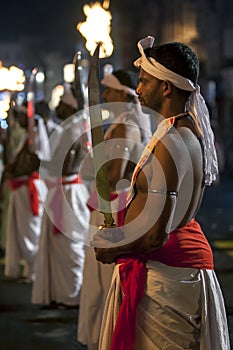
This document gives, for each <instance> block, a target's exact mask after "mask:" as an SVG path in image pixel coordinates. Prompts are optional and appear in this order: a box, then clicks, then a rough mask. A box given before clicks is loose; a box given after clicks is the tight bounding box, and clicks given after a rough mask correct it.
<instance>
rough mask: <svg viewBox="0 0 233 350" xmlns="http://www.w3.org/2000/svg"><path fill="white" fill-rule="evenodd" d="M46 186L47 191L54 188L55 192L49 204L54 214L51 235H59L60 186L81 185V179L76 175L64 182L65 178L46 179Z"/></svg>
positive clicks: (60, 225)
mask: <svg viewBox="0 0 233 350" xmlns="http://www.w3.org/2000/svg"><path fill="white" fill-rule="evenodd" d="M45 182H46V185H47V187H48V189H51V188H54V187H56V191H55V193H54V195H53V198H52V200H51V202H50V208H51V209H52V211H53V214H54V221H55V222H54V227H53V233H54V234H55V235H56V234H59V233H60V232H61V231H62V205H61V199H62V195H63V193H62V185H73V184H77V183H82V179H81V176H80V175H77V176H76V177H75V178H73V179H71V180H66V179H65V178H63V177H62V178H58V179H56V181H50V180H48V179H46V181H45Z"/></svg>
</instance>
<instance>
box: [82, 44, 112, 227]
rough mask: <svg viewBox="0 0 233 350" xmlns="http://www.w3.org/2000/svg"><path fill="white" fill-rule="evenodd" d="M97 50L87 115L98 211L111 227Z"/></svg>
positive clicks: (96, 51) (92, 63)
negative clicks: (88, 117)
mask: <svg viewBox="0 0 233 350" xmlns="http://www.w3.org/2000/svg"><path fill="white" fill-rule="evenodd" d="M99 50H100V44H98V45H97V47H96V49H95V52H94V54H93V56H92V57H91V59H90V68H89V74H88V98H89V107H90V109H89V113H90V123H91V138H92V149H93V162H94V169H95V176H96V190H97V194H98V204H99V210H100V212H101V213H103V215H104V225H105V226H112V225H113V223H114V219H113V216H112V209H111V202H110V188H109V181H108V175H107V168H106V161H107V159H106V156H105V143H104V129H103V124H102V114H101V107H100V90H99Z"/></svg>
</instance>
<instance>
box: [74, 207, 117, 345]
mask: <svg viewBox="0 0 233 350" xmlns="http://www.w3.org/2000/svg"><path fill="white" fill-rule="evenodd" d="M114 202H115V204H116V203H117V201H114ZM113 216H114V219H115V222H117V218H116V215H113ZM103 220H104V218H103V214H101V213H99V212H98V211H96V210H94V211H93V212H92V213H91V217H90V227H89V234H88V241H87V243H89V241H90V240H91V239H92V237H93V235H94V234H95V233H96V232H97V227H98V226H99V225H102V224H103ZM114 266H115V264H102V263H101V262H99V261H97V260H96V257H95V252H94V250H93V248H91V247H90V246H89V245H87V246H86V249H85V263H84V271H83V285H82V289H81V295H80V306H79V318H78V332H77V333H78V334H77V339H78V341H79V342H81V343H82V344H85V345H87V346H88V350H97V349H98V342H99V334H100V326H101V320H102V315H103V310H104V304H105V299H106V296H107V294H108V290H109V287H110V284H111V279H112V273H113V269H114Z"/></svg>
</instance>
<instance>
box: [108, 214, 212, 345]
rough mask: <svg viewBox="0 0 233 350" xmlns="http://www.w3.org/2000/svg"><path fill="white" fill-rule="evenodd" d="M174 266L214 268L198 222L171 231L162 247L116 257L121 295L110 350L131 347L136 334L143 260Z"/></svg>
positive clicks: (143, 270)
mask: <svg viewBox="0 0 233 350" xmlns="http://www.w3.org/2000/svg"><path fill="white" fill-rule="evenodd" d="M147 260H154V261H159V262H161V263H163V264H166V265H169V266H173V267H186V268H197V269H213V268H214V263H213V254H212V251H211V248H210V246H209V243H208V241H207V239H206V238H205V236H204V233H203V232H202V230H201V227H200V225H199V224H198V223H197V222H196V221H195V219H192V220H191V221H190V223H189V224H187V225H186V226H184V227H181V228H178V229H176V230H174V231H172V232H171V233H170V236H169V239H168V241H167V242H166V243H165V244H164V246H163V247H161V248H159V249H157V250H155V251H154V252H152V253H149V254H141V255H138V256H136V255H135V256H125V257H122V258H119V259H118V260H117V263H118V264H121V265H120V266H119V271H120V280H121V287H122V291H123V293H124V298H123V301H122V304H121V307H120V311H119V314H118V317H117V322H116V325H115V329H114V333H113V337H112V342H111V348H110V350H131V349H132V348H133V345H134V342H135V336H136V330H135V328H136V310H137V305H138V304H139V302H140V300H141V298H142V297H143V294H144V288H145V284H146V261H147Z"/></svg>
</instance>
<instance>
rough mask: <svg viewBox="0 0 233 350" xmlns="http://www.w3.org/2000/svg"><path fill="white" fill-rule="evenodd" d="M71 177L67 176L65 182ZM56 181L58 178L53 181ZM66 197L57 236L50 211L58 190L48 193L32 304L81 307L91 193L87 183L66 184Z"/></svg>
mask: <svg viewBox="0 0 233 350" xmlns="http://www.w3.org/2000/svg"><path fill="white" fill-rule="evenodd" d="M69 179H70V180H71V179H72V176H71V177H66V180H69ZM54 181H56V179H54ZM62 190H63V193H64V197H63V198H62V199H61V202H59V203H58V205H59V206H61V213H62V217H61V218H59V219H61V220H60V222H61V224H62V227H59V229H60V231H61V232H59V233H57V234H54V225H53V223H52V222H51V220H52V221H53V222H54V221H56V219H54V217H53V212H52V210H51V208H50V203H51V200H52V199H53V196H54V195H55V192H56V187H54V188H52V189H50V190H49V192H48V196H47V198H46V203H45V212H44V215H43V220H42V227H41V237H40V245H39V250H38V254H37V259H36V276H35V281H34V284H33V288H32V303H34V304H44V305H47V304H50V302H52V301H54V302H56V303H58V304H59V303H62V304H65V305H68V306H75V305H78V304H79V293H80V288H81V285H82V274H83V265H84V245H85V241H86V239H87V233H88V223H89V216H90V213H89V210H88V208H87V206H86V201H87V198H88V191H87V188H86V186H85V185H84V184H80V183H78V184H65V185H63V186H62Z"/></svg>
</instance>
